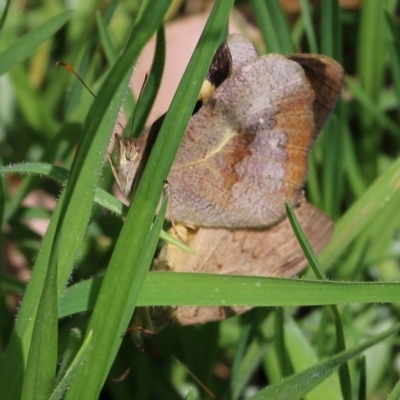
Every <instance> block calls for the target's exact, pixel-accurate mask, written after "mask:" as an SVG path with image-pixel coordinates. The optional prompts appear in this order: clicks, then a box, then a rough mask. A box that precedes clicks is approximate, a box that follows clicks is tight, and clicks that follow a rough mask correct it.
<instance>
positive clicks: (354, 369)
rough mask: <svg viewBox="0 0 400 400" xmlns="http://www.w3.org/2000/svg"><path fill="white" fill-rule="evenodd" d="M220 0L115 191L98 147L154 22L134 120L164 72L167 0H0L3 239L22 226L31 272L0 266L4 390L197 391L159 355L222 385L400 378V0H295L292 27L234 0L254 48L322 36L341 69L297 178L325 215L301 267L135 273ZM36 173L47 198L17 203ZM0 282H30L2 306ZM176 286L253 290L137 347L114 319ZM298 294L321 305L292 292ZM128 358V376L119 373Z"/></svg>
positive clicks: (379, 387)
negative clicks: (296, 275)
mask: <svg viewBox="0 0 400 400" xmlns="http://www.w3.org/2000/svg"><path fill="white" fill-rule="evenodd" d="M232 3H233V1H230V0H229V1H226V0H225V1H217V2H216V3H215V6H214V8H213V11H212V13H211V16H210V18H209V20H208V22H207V25H206V26H205V28H204V32H203V35H202V37H201V39H200V41H199V45H198V47H197V48H196V50H195V53H194V54H193V57H192V60H191V62H190V64H189V66H188V68H187V70H186V73H185V75H184V77H183V79H182V82H181V85H180V87H179V88H178V91H177V93H176V96H175V98H174V100H173V102H172V104H171V107H170V110H169V113H168V116H167V117H166V119H165V123H164V125H163V128H162V130H161V131H160V134H159V138H158V140H157V143H156V145H155V147H154V150H153V152H152V155H151V158H150V160H149V163H148V165H147V167H146V170H145V172H144V174H143V179H142V181H141V184H140V186H139V188H138V192H137V195H136V196H135V199H134V201H133V204H132V206H131V207H130V209H129V211H127V210H126V208H125V207H123V206H122V205H121V204H120V203H119V202H118V200H116V199H115V198H113V197H112V196H111V195H110V194H109V193H111V190H110V189H111V185H112V183H113V178H112V174H111V172H110V168H109V166H104V168H103V162H104V159H105V155H106V150H107V146H108V143H109V140H110V137H111V135H112V131H113V127H114V125H115V121H116V118H117V115H118V112H119V109H120V107H121V105H123V107H124V109H125V110H127V111H128V112H132V110H133V108H134V106H135V101H134V99H133V98H132V97H131V96H130V94H128V93H127V87H128V84H127V82H128V79H129V76H130V74H131V71H132V68H133V66H134V63H135V60H136V59H137V58H138V56H139V54H140V51H141V49H142V47H143V46H144V44H145V43H146V42H147V41H148V40H149V39H150V37H151V36H152V35H153V34H155V33H157V39H158V41H157V51H156V53H155V62H154V64H153V68H152V70H151V71H150V75H149V80H148V84H147V86H146V89H145V92H144V94H143V97H142V101H141V102H140V103H139V107H138V109H137V112H136V117H135V125H134V131H135V132H139V131H140V130H141V129H142V128H143V121H145V119H146V115H147V113H148V111H149V109H150V107H151V103H152V99H153V98H154V95H155V93H156V91H157V87H158V83H159V80H160V77H161V74H162V67H163V58H164V54H165V49H164V32H163V28H162V22H163V19H164V15H165V13H166V12H167V10H168V7H169V6H170V2H169V1H164V0H163V1H157V2H152V1H143V3H142V4H135V3H134V2H124V1H121V2H118V1H110V2H107V3H103V2H99V1H97V2H96V1H93V2H80V3H79V2H77V3H76V4H75V5H74V7H73V12H71V11H68V10H67V9H66V6H65V4H64V3H62V2H57V1H55V2H54V1H53V2H46V1H43V2H35V3H32V4H30V3H29V4H28V3H26V4H25V3H22V4H20V3H11V2H7V3H6V4H5V5H3V6H4V9H3V10H2V17H1V20H0V34H1V36H0V38H1V42H0V157H1V159H0V161H1V163H2V165H3V166H4V167H2V169H1V170H0V173H1V174H2V176H1V185H0V215H1V217H2V226H3V235H2V241H3V243H2V247H1V249H2V250H1V251H3V252H4V254H2V259H3V260H4V263H5V264H6V262H5V261H6V260H7V256H8V249H9V246H11V245H14V246H16V247H17V249H18V250H19V251H20V252H21V253H22V254H23V256H24V258H25V259H26V260H27V262H28V263H29V267H30V268H32V269H33V272H32V278H31V280H30V283H29V285H28V286H27V287H25V286H24V284H22V283H21V282H20V281H18V280H16V279H14V278H12V277H11V276H9V275H7V274H6V273H5V270H4V269H2V270H1V281H0V291H1V292H0V293H1V300H0V315H1V318H0V349H1V352H2V356H1V359H0V393H1V394H2V398H3V397H4V398H7V399H19V398H24V399H25V398H26V399H28V398H34V399H42V398H43V399H47V398H54V399H55V398H61V397H63V396H64V397H65V398H67V399H76V398H85V399H91V398H93V399H96V398H98V397H99V396H102V397H101V398H113V399H128V398H129V399H132V398H138V399H165V398H168V399H178V398H185V397H186V396H187V398H203V397H204V398H205V397H206V395H205V394H204V392H203V391H202V389H200V388H199V386H198V384H197V383H196V382H195V381H194V380H193V378H192V377H191V376H190V375H189V374H188V373H187V371H186V369H185V368H184V367H183V366H182V365H181V364H180V363H178V362H176V361H175V360H174V359H173V357H177V358H178V359H179V360H181V361H182V362H183V363H184V364H185V365H187V367H188V368H189V369H190V370H191V371H192V372H193V373H194V374H195V375H196V376H197V377H198V378H199V379H200V380H201V381H202V382H204V383H205V384H206V385H207V386H208V387H209V388H211V390H213V391H214V392H215V393H216V394H217V396H218V398H232V399H238V398H241V397H244V398H254V399H258V398H268V399H283V398H290V399H296V398H306V399H310V400H312V399H321V398H324V399H338V398H344V399H353V398H358V399H383V398H391V399H396V398H398V397H399V393H400V385H399V384H397V385H396V382H397V376H398V365H397V364H398V362H396V361H397V360H398V357H399V354H398V346H397V344H398V340H397V337H396V336H394V335H393V334H394V333H396V332H397V331H398V328H399V326H398V325H396V322H397V320H398V317H399V308H398V303H399V300H400V284H399V283H397V281H398V280H399V275H400V273H399V250H398V248H399V226H400V213H399V200H400V190H399V189H400V160H399V158H398V154H399V149H400V125H399V122H400V118H399V103H400V41H399V38H400V36H399V26H398V14H397V13H396V12H397V10H398V4H397V1H394V0H385V1H375V0H364V1H363V4H362V7H361V9H356V10H343V9H339V6H338V3H337V1H336V0H322V1H321V4H320V5H319V6H314V7H312V5H311V4H310V3H309V2H308V1H307V0H301V1H300V3H301V7H302V8H301V15H300V17H299V19H298V20H297V22H296V23H295V24H294V25H293V26H292V27H291V28H290V29H289V24H288V22H287V20H286V16H285V15H284V13H283V11H282V9H281V7H280V5H279V2H278V1H277V0H271V1H261V0H252V1H249V2H248V3H249V4H250V6H251V7H252V8H253V9H254V12H255V17H256V21H257V24H258V26H259V28H260V31H261V33H262V35H263V39H264V43H265V46H266V48H267V50H268V51H270V52H272V51H273V52H282V53H289V52H293V51H295V49H297V48H301V49H302V51H304V52H314V53H323V54H326V55H329V56H331V57H333V58H335V59H337V60H338V61H339V62H341V63H342V64H343V65H344V68H345V70H346V74H347V76H346V82H345V88H344V90H343V94H342V99H341V101H340V103H339V105H338V107H337V110H336V111H335V113H334V115H333V116H332V117H331V120H330V122H329V123H328V125H327V126H326V128H325V129H324V133H323V135H321V138H320V139H319V140H318V141H317V143H316V146H315V149H314V151H313V155H312V163H311V167H310V173H309V180H308V183H307V196H308V198H309V199H310V201H311V202H313V203H314V204H316V205H317V206H318V207H319V208H321V209H323V210H324V211H325V212H326V213H328V214H329V215H330V216H331V217H332V218H333V219H334V220H335V222H336V230H335V234H334V238H333V240H332V242H331V244H330V245H329V246H328V248H327V249H326V250H325V251H324V252H323V254H321V256H320V257H319V262H320V265H321V267H322V269H320V270H318V267H319V266H318V262H317V261H316V260H315V259H313V255H312V252H311V254H310V263H311V264H312V265H313V269H310V271H309V272H307V273H306V274H305V276H304V278H303V279H296V280H293V279H292V280H285V279H267V278H263V279H260V278H254V277H221V276H210V275H204V276H201V275H195V276H192V274H177V273H176V274H165V273H148V269H149V266H150V264H151V260H152V258H153V255H154V252H155V250H156V247H157V243H158V239H159V236H160V230H161V228H162V225H163V216H164V213H165V206H166V204H164V206H163V207H162V209H161V210H160V212H159V214H158V215H157V218H156V219H155V220H154V221H153V217H154V214H155V210H156V208H157V204H158V201H159V198H160V195H161V192H162V188H163V184H164V181H165V179H166V177H167V175H168V170H169V168H170V166H171V164H172V162H173V158H174V155H175V154H176V151H177V149H178V147H179V143H180V139H181V137H182V135H183V133H184V130H185V126H186V124H187V122H188V120H189V118H190V115H191V111H192V109H193V104H194V102H195V100H196V97H197V93H198V91H199V88H200V86H201V83H202V81H203V78H204V75H205V72H206V71H207V68H208V65H209V63H210V60H211V58H212V55H213V53H214V51H215V49H216V48H217V45H218V44H219V42H220V41H221V40H222V39H223V35H224V34H226V31H225V27H226V22H227V18H228V14H229V10H230V8H231V7H232ZM240 3H244V2H243V1H242V2H240ZM167 45H168V44H167ZM57 60H68V62H69V63H70V64H72V65H73V66H74V67H76V69H77V71H78V73H79V74H80V75H81V76H82V77H83V78H84V79H85V81H86V82H87V83H88V85H89V86H90V87H91V88H92V89H93V90H94V91H95V92H96V94H97V96H96V98H95V99H94V100H93V98H92V97H91V96H90V95H89V94H88V93H86V91H83V90H82V87H81V85H80V83H79V82H77V81H75V80H73V78H72V77H71V76H70V75H68V74H67V73H66V72H65V71H64V70H62V69H58V68H55V61H57ZM12 173H13V174H15V173H19V174H25V175H24V176H23V177H22V178H21V179H19V178H15V175H11V174H12ZM46 176H48V177H52V178H55V180H54V179H53V180H50V179H48V178H46ZM38 188H40V189H41V190H43V191H45V192H46V193H48V194H50V195H53V196H56V197H57V198H59V201H58V203H57V207H56V209H55V211H54V212H53V213H50V212H49V211H47V210H46V209H44V208H41V207H35V208H32V207H30V208H28V207H26V206H24V205H23V203H22V202H23V200H24V198H25V197H26V196H27V194H29V193H31V192H32V191H33V190H36V189H38ZM60 193H61V195H60ZM94 203H96V205H94ZM99 205H100V207H99ZM107 210H109V211H111V212H109V211H107ZM118 215H123V216H126V220H125V222H124V223H122V219H121V218H120V217H119V216H118ZM37 218H40V219H50V218H51V223H50V226H49V229H48V231H47V233H46V235H45V237H44V238H43V240H42V238H40V237H39V236H38V235H37V233H35V232H34V231H33V230H32V229H31V228H30V227H29V224H27V222H29V220H32V219H37ZM297 230H298V229H297ZM162 235H163V234H162ZM163 237H164V236H163ZM302 241H303V242H304V239H302ZM323 270H324V271H325V273H326V275H327V277H328V278H329V280H326V279H327V278H325V277H324V275H325V273H323V272H322V271H323ZM314 271H315V272H314ZM315 274H317V277H318V279H320V280H317V279H316V278H315ZM324 279H325V280H324ZM322 280H324V281H322ZM74 282H80V283H78V284H76V285H74V286H72V287H70V286H71V284H72V283H74ZM66 286H69V288H68V289H66ZM10 293H24V297H23V301H22V303H21V306H20V309H19V315H18V318H17V320H16V322H14V320H13V315H12V314H11V312H12V311H10V308H9V307H8V305H7V299H8V297H7V296H8V295H9V294H10ZM179 304H197V305H233V304H236V305H238V304H244V305H253V306H264V307H262V308H257V309H254V310H252V311H251V312H250V313H248V314H246V315H244V316H242V317H240V318H233V319H230V320H226V321H223V322H221V323H213V324H207V325H204V326H193V327H187V328H180V329H166V330H165V331H163V332H162V333H160V334H159V335H157V336H156V337H154V338H152V339H151V340H150V341H148V342H147V343H146V352H142V351H141V350H139V349H138V348H137V347H136V346H135V345H134V344H133V342H132V341H131V340H129V338H128V337H125V336H124V335H123V332H124V331H125V330H126V328H127V326H128V325H129V321H130V318H131V316H132V313H133V310H134V308H135V306H136V305H141V306H143V305H147V306H154V305H179ZM302 305H303V306H310V305H314V306H318V305H320V306H324V305H328V307H315V308H307V309H302V310H303V311H304V310H305V312H298V311H296V310H297V308H295V307H296V306H302ZM274 307H277V308H274ZM83 312H84V313H83ZM67 316H71V317H69V318H66V317H67ZM129 366H131V367H132V368H131V371H130V374H129V375H128V376H127V378H125V379H124V380H122V381H121V382H115V381H113V379H112V378H115V377H119V376H121V375H122V374H123V373H124V371H126V369H127V368H128V367H129ZM226 372H228V373H226ZM190 387H192V388H193V390H190V389H189V388H190ZM264 388H265V389H264ZM389 393H390V394H389ZM251 396H252V397H251Z"/></svg>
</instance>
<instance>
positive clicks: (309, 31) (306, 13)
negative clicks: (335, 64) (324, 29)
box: [300, 0, 318, 54]
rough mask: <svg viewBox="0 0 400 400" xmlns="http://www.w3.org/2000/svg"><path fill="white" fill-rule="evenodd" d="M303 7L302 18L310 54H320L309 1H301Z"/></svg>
mask: <svg viewBox="0 0 400 400" xmlns="http://www.w3.org/2000/svg"><path fill="white" fill-rule="evenodd" d="M300 5H301V17H302V18H303V21H304V29H305V31H306V36H307V41H308V45H309V47H310V53H314V54H318V45H317V39H316V37H315V31H314V27H313V23H312V12H311V5H310V3H309V2H308V0H300Z"/></svg>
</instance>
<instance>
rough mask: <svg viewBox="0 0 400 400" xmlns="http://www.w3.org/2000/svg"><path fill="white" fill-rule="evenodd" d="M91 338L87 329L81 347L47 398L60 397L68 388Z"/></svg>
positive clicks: (88, 347)
mask: <svg viewBox="0 0 400 400" xmlns="http://www.w3.org/2000/svg"><path fill="white" fill-rule="evenodd" d="M91 340H92V332H91V331H89V333H88V335H87V336H86V338H85V340H84V341H83V343H82V346H81V348H80V349H79V351H78V353H77V354H76V356H75V357H74V359H73V361H72V363H71V365H70V366H69V368H68V369H67V370H66V372H65V374H64V376H63V378H62V379H61V381H60V382H59V384H58V385H57V387H56V388H55V390H54V391H53V393H52V395H51V396H50V398H49V400H58V399H61V398H62V396H63V395H64V393H65V392H66V391H67V390H68V388H69V386H70V384H71V381H72V379H73V378H74V376H75V375H77V374H79V371H80V369H81V368H82V366H83V363H84V361H85V359H86V357H87V355H88V353H89V351H90V345H91Z"/></svg>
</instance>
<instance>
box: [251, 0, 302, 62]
mask: <svg viewBox="0 0 400 400" xmlns="http://www.w3.org/2000/svg"><path fill="white" fill-rule="evenodd" d="M251 5H252V7H253V11H254V16H255V18H256V21H257V25H258V28H259V29H260V31H261V35H262V37H263V40H264V43H265V44H266V46H267V51H268V53H286V54H288V53H294V52H295V48H294V45H293V42H292V38H291V35H290V29H289V24H288V21H287V19H286V16H285V13H284V12H283V10H282V7H281V5H280V3H279V1H278V0H270V1H263V0H252V1H251Z"/></svg>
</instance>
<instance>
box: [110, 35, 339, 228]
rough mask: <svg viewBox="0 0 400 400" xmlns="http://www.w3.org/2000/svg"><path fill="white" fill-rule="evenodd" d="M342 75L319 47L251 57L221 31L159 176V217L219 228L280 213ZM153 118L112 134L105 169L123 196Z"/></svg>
mask: <svg viewBox="0 0 400 400" xmlns="http://www.w3.org/2000/svg"><path fill="white" fill-rule="evenodd" d="M211 77H214V78H215V79H214V80H215V81H214V82H213V81H212V79H211ZM218 84H219V86H218ZM342 84H343V69H342V67H341V66H340V65H339V64H338V63H337V62H336V61H334V60H332V59H331V58H329V57H325V56H322V55H310V54H296V55H292V56H282V55H276V54H270V55H266V56H261V57H260V56H259V55H258V54H257V52H256V50H255V48H254V46H253V44H252V43H251V42H249V41H248V40H247V39H245V38H244V37H243V36H241V35H230V36H229V37H228V39H227V41H226V43H225V44H224V45H222V46H221V47H220V49H219V50H218V51H217V53H216V55H215V57H214V60H213V63H212V66H211V68H210V72H209V75H208V79H206V82H205V85H204V86H203V89H202V91H201V98H202V100H203V102H205V104H204V105H203V106H202V107H201V108H200V109H199V110H198V111H197V112H196V113H195V114H194V115H193V116H192V118H191V120H190V122H189V126H188V128H187V130H186V133H185V135H184V137H183V140H182V144H181V146H180V148H179V151H178V154H177V156H176V159H175V161H174V164H173V166H172V169H171V171H170V174H169V176H168V183H169V192H170V197H171V200H170V201H171V204H170V207H169V212H168V218H169V219H170V220H172V221H173V222H174V223H181V224H183V225H185V226H190V227H206V228H227V229H247V228H251V229H253V228H266V227H269V226H271V225H273V224H275V223H276V222H278V221H279V220H281V219H282V218H284V216H285V202H286V201H288V202H290V203H291V204H292V205H297V204H298V203H299V201H300V198H301V193H302V188H303V184H304V181H305V178H306V174H307V164H308V155H309V152H310V149H311V147H312V145H313V142H314V140H315V138H316V137H317V135H318V133H319V132H320V130H321V128H322V127H323V125H324V123H325V122H326V120H327V118H328V116H329V114H330V113H331V111H332V109H333V108H334V107H335V105H336V102H337V100H338V97H339V93H340V90H341V87H342ZM214 86H218V87H217V88H216V90H215V91H214ZM207 88H208V89H210V90H207ZM160 123H161V120H159V121H157V122H156V123H155V125H153V128H151V129H150V130H149V131H148V132H146V133H145V134H144V135H142V136H141V137H140V138H138V139H125V140H121V139H120V137H119V136H116V143H115V160H114V161H112V169H113V172H114V175H115V177H116V179H117V181H118V183H119V186H120V188H121V189H122V191H123V193H124V194H125V195H126V196H129V195H130V194H131V193H132V190H133V189H134V188H135V186H136V183H137V182H136V181H135V179H136V177H137V170H138V168H139V167H141V165H142V161H143V159H144V158H145V154H146V152H148V149H149V147H151V144H152V143H153V141H154V134H153V133H152V132H157V129H158V126H159V125H160Z"/></svg>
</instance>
